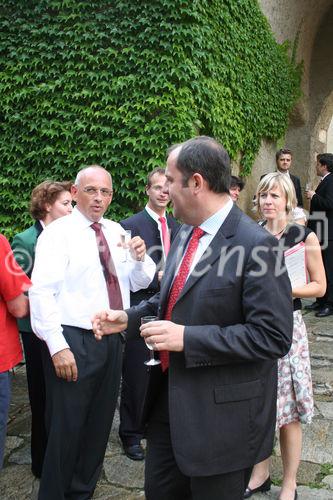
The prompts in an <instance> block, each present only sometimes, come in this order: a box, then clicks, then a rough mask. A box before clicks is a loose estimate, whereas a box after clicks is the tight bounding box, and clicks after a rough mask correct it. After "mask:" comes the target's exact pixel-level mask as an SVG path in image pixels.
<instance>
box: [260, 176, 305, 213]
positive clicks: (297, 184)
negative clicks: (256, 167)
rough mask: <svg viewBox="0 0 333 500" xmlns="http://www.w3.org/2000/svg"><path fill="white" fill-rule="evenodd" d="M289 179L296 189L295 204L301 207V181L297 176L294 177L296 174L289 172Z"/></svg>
mask: <svg viewBox="0 0 333 500" xmlns="http://www.w3.org/2000/svg"><path fill="white" fill-rule="evenodd" d="M265 175H267V174H264V175H262V176H261V177H260V180H261V179H262V178H263V177H265ZM289 175H290V179H291V180H292V183H293V184H294V188H295V191H296V198H297V206H298V207H303V196H302V188H301V181H300V180H299V177H296V175H293V174H291V173H290V172H289Z"/></svg>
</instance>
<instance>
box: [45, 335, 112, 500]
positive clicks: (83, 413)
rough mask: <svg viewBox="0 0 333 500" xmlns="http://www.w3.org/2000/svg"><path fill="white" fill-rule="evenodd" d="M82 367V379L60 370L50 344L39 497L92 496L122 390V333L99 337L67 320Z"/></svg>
mask: <svg viewBox="0 0 333 500" xmlns="http://www.w3.org/2000/svg"><path fill="white" fill-rule="evenodd" d="M64 336H65V338H66V341H67V342H68V344H69V346H70V348H71V350H72V352H73V354H74V356H75V360H76V364H77V367H78V380H77V381H76V382H67V381H66V380H64V379H61V378H59V377H57V376H56V373H55V370H54V366H53V363H52V359H51V357H50V354H49V352H48V349H47V347H46V345H45V346H44V349H43V362H44V370H45V382H46V427H47V431H48V443H47V449H46V453H45V459H44V466H43V472H42V478H41V482H40V488H39V496H38V498H39V500H64V499H71V500H88V499H89V498H91V497H92V496H93V492H94V489H95V487H96V483H97V481H98V478H99V475H100V472H101V469H102V465H103V459H104V454H105V449H106V446H107V442H108V438H109V433H110V429H111V425H112V420H113V416H114V411H115V407H116V402H117V396H118V391H119V383H120V373H121V363H122V343H121V341H120V337H119V335H109V336H105V337H103V339H102V340H101V341H100V342H98V341H96V340H95V338H94V336H93V333H92V331H91V330H83V329H81V328H76V327H72V326H64Z"/></svg>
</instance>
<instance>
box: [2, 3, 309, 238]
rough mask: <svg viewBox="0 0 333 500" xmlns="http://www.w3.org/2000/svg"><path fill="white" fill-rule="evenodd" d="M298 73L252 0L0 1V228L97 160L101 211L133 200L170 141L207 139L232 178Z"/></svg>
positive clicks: (277, 123)
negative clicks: (104, 200) (109, 187)
mask: <svg viewBox="0 0 333 500" xmlns="http://www.w3.org/2000/svg"><path fill="white" fill-rule="evenodd" d="M299 83H300V71H299V69H298V68H295V66H294V65H293V63H292V62H290V59H289V56H288V47H287V46H279V45H278V44H277V43H276V42H275V41H274V38H273V36H272V34H271V32H270V29H269V27H268V23H267V21H266V20H265V18H264V17H263V15H262V14H261V12H260V9H259V7H258V5H257V2H255V1H253V0H224V1H222V0H210V1H208V0H200V1H199V0H193V1H192V2H186V1H182V0H154V1H153V0H140V1H133V0H132V1H128V0H123V1H117V2H109V1H106V0H98V1H97V0H92V1H90V2H83V1H75V0H63V1H60V0H53V1H50V0H29V1H27V0H25V1H20V2H17V1H15V0H8V1H6V2H5V5H4V6H2V7H0V103H1V105H0V106H1V107H0V131H1V136H0V137H1V138H0V158H1V169H0V193H1V200H2V204H1V209H0V231H1V232H5V234H7V236H9V237H11V236H12V235H13V234H15V233H16V232H17V231H19V230H22V229H23V228H24V227H26V226H27V225H29V224H30V223H31V221H30V218H29V215H28V213H27V207H28V202H29V198H30V193H31V190H32V188H33V187H34V186H35V185H36V184H38V183H39V182H41V181H42V180H44V179H46V178H54V179H56V180H63V179H74V177H75V175H76V172H77V170H78V169H79V168H80V167H81V166H82V165H88V164H91V163H99V164H101V165H103V166H104V167H106V168H108V169H109V170H110V172H111V173H112V175H113V180H114V187H115V191H116V195H115V198H114V201H113V202H112V205H111V207H110V214H109V215H110V216H111V217H113V218H114V219H116V220H119V219H121V218H123V217H125V216H127V215H129V214H130V213H132V212H133V211H136V210H138V209H139V208H140V207H142V205H143V203H144V185H145V178H146V174H147V173H148V171H149V170H151V169H152V168H154V167H155V166H157V165H164V163H165V151H166V149H167V147H168V146H170V145H171V144H172V143H176V142H180V141H183V140H186V139H188V138H189V137H191V136H193V135H196V134H206V135H213V136H214V137H216V138H217V139H219V140H220V141H221V142H222V143H223V144H224V145H225V146H226V148H227V149H228V150H229V152H230V154H231V156H232V157H233V158H241V165H242V169H243V173H244V174H245V175H247V174H249V173H250V172H251V167H252V163H253V161H254V158H255V155H256V153H257V151H258V149H259V146H260V141H261V139H262V138H265V137H267V138H270V139H277V138H279V137H280V136H281V135H282V134H283V133H284V132H285V130H286V127H287V116H288V113H289V111H290V109H291V108H292V106H293V104H294V102H295V100H296V98H297V97H298V95H299V87H300V85H299Z"/></svg>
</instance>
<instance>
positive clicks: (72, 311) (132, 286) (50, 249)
mask: <svg viewBox="0 0 333 500" xmlns="http://www.w3.org/2000/svg"><path fill="white" fill-rule="evenodd" d="M99 222H100V223H101V224H102V229H103V233H104V235H105V238H106V240H107V242H108V245H109V248H110V252H111V255H112V259H113V261H114V264H115V268H116V271H117V276H118V280H119V285H120V290H121V295H122V300H123V307H124V309H126V308H128V307H129V306H130V290H131V291H133V292H135V291H137V290H139V289H140V288H146V287H147V286H148V285H149V283H150V282H151V281H152V279H153V277H154V274H155V271H156V266H155V264H154V262H153V260H152V259H151V258H150V257H149V256H148V255H146V256H145V259H144V261H143V262H138V261H136V260H133V259H132V257H131V256H130V255H129V252H127V260H126V262H124V249H123V248H122V247H120V246H117V245H118V243H119V242H120V234H124V230H123V228H122V227H121V226H120V224H118V223H116V222H112V221H110V220H107V219H104V218H102V219H101V220H100V221H99ZM91 224H92V221H90V220H89V219H87V218H86V217H85V216H84V215H83V214H82V213H81V212H80V211H79V210H78V209H77V208H74V210H73V212H72V214H71V215H67V216H66V217H61V218H60V219H57V220H55V221H54V222H52V223H51V224H49V225H48V226H47V227H46V228H45V229H44V231H43V232H42V234H41V235H40V237H39V238H38V242H37V245H36V256H35V265H34V269H33V273H32V282H33V286H32V287H31V289H30V291H29V298H30V312H31V324H32V329H33V331H34V332H35V333H36V335H37V336H38V337H39V338H41V339H42V340H45V342H46V343H47V346H48V348H49V351H50V354H51V356H53V354H55V353H56V352H58V351H61V350H62V349H66V348H68V347H69V346H68V344H67V342H66V340H65V338H64V336H63V334H62V327H61V325H69V326H77V327H80V328H84V329H87V330H90V329H91V318H92V317H93V315H94V314H95V313H97V312H98V311H100V310H103V309H108V308H109V301H108V293H107V288H106V283H105V279H104V275H103V270H102V266H101V263H100V259H99V253H98V247H97V242H96V235H95V231H94V230H93V229H92V228H91V227H90V226H91Z"/></svg>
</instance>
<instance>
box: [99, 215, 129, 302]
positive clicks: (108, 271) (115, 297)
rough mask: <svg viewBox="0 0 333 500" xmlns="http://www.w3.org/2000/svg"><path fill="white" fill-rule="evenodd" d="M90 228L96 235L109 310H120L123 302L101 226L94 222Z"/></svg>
mask: <svg viewBox="0 0 333 500" xmlns="http://www.w3.org/2000/svg"><path fill="white" fill-rule="evenodd" d="M91 228H92V229H93V230H94V231H95V233H96V241H97V246H98V253H99V260H100V262H101V265H102V268H103V273H104V278H105V281H106V288H107V291H108V297H109V304H110V307H111V309H122V308H123V300H122V297H121V291H120V286H119V281H118V277H117V272H116V268H115V266H114V262H113V259H112V256H111V252H110V248H109V245H108V243H107V241H106V239H105V236H104V233H103V231H102V225H101V224H100V223H99V222H94V223H93V224H91Z"/></svg>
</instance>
